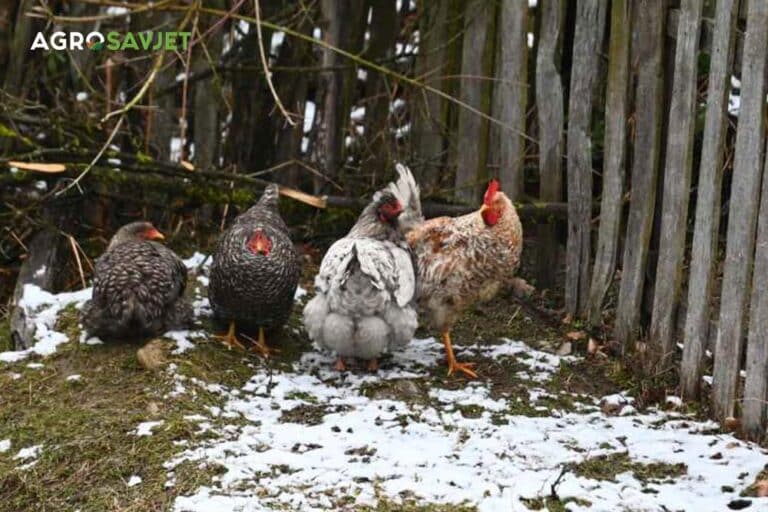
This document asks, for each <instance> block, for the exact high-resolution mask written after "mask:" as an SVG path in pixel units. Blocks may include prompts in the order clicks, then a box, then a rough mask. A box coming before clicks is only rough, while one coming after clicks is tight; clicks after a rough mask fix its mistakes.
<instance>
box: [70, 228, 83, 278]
mask: <svg viewBox="0 0 768 512" xmlns="http://www.w3.org/2000/svg"><path fill="white" fill-rule="evenodd" d="M67 238H69V245H70V247H72V253H73V254H74V255H75V261H76V262H77V270H78V272H80V282H81V283H82V284H83V288H85V287H86V285H85V272H83V264H82V263H81V262H80V253H78V252H77V245H75V239H74V237H73V236H72V235H67Z"/></svg>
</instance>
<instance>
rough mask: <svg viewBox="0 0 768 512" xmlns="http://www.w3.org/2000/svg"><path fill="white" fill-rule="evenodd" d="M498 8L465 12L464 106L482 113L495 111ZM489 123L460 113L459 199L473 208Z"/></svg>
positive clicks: (481, 6) (478, 3) (479, 3)
mask: <svg viewBox="0 0 768 512" xmlns="http://www.w3.org/2000/svg"><path fill="white" fill-rule="evenodd" d="M495 17H496V5H495V3H494V2H486V1H485V0H471V1H469V2H467V6H466V10H465V11H464V47H463V50H462V53H461V90H460V92H459V97H460V99H461V101H463V102H464V103H466V104H468V105H470V106H472V107H474V108H476V109H478V110H480V111H481V112H486V113H488V112H490V109H491V92H492V89H491V82H490V81H489V80H488V79H487V78H488V77H490V76H491V74H492V73H491V71H492V67H493V55H494V51H493V43H494V30H493V27H494V19H495ZM488 128H489V127H488V121H486V120H485V119H483V118H481V117H480V116H478V115H477V114H475V113H473V112H470V111H469V110H467V109H464V108H463V109H461V110H459V118H458V127H457V130H456V141H455V145H454V154H455V162H456V183H455V185H456V197H457V198H459V199H461V200H463V201H465V202H466V203H469V204H472V203H474V202H476V200H477V199H478V197H479V193H480V188H479V187H478V184H479V182H480V180H481V179H483V178H484V177H485V175H486V172H485V164H486V158H487V156H488V139H489V131H488Z"/></svg>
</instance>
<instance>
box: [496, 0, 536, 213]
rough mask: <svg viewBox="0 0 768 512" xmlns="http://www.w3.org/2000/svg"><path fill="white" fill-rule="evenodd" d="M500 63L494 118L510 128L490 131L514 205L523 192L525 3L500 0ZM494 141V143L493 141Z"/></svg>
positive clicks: (526, 23)
mask: <svg viewBox="0 0 768 512" xmlns="http://www.w3.org/2000/svg"><path fill="white" fill-rule="evenodd" d="M499 10H500V13H499V27H498V29H497V32H498V37H497V41H498V45H499V47H500V48H499V51H498V52H497V55H498V56H499V63H498V66H497V71H496V78H498V81H496V82H495V83H494V89H493V94H494V109H495V111H494V117H496V118H498V119H499V120H500V121H502V122H503V123H505V124H506V125H508V126H509V127H511V128H512V130H515V131H512V130H508V129H505V128H501V127H496V126H494V127H492V128H493V130H494V132H496V135H497V137H498V141H493V143H498V151H499V179H500V180H501V184H502V185H503V188H504V190H505V192H506V193H507V195H508V196H509V197H510V199H512V200H513V201H517V200H519V199H520V197H521V195H522V191H523V166H524V165H523V164H524V161H525V140H524V139H523V137H522V134H523V133H525V112H526V106H527V104H528V83H527V82H528V44H527V35H528V2H527V1H526V0H501V3H500V5H499ZM492 140H493V139H492Z"/></svg>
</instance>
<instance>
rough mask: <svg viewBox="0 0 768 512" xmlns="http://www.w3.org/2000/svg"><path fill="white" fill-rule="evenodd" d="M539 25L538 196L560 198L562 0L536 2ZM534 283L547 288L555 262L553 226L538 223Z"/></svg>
mask: <svg viewBox="0 0 768 512" xmlns="http://www.w3.org/2000/svg"><path fill="white" fill-rule="evenodd" d="M538 8H539V17H540V20H541V28H540V30H539V34H538V53H537V55H536V112H537V114H538V126H539V183H540V191H539V199H541V200H542V201H560V200H561V199H562V189H563V170H562V166H563V123H564V116H565V114H564V100H563V85H562V82H561V77H560V46H561V44H562V37H563V21H564V20H563V15H564V13H565V4H564V3H563V2H562V0H544V1H543V2H541V3H540V4H539V7H538ZM537 234H538V238H539V248H538V254H537V261H538V264H537V272H536V277H537V279H536V285H537V286H538V287H539V288H542V289H543V288H551V287H552V286H553V284H554V282H555V279H554V277H555V273H556V269H557V264H558V258H557V256H558V254H557V253H558V249H559V244H558V241H557V226H556V225H555V224H553V223H549V224H546V225H539V226H538V233H537Z"/></svg>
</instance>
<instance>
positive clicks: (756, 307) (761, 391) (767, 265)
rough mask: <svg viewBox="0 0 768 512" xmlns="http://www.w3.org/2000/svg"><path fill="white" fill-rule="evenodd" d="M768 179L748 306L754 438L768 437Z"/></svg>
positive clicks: (747, 411) (747, 412) (747, 405)
mask: <svg viewBox="0 0 768 512" xmlns="http://www.w3.org/2000/svg"><path fill="white" fill-rule="evenodd" d="M766 290H768V179H765V176H763V191H762V199H761V201H760V219H759V220H758V227H757V243H756V245H755V267H754V273H753V275H752V300H751V304H750V308H749V337H748V342H747V362H746V371H747V380H746V382H745V383H744V402H743V404H744V405H743V406H742V411H743V415H744V417H743V422H742V425H743V427H744V433H745V434H747V436H748V437H750V438H751V439H754V440H755V441H762V440H763V439H764V438H765V414H766V404H767V403H768V293H766Z"/></svg>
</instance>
